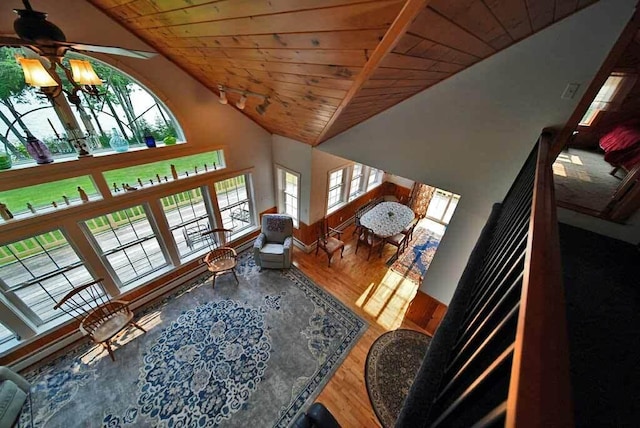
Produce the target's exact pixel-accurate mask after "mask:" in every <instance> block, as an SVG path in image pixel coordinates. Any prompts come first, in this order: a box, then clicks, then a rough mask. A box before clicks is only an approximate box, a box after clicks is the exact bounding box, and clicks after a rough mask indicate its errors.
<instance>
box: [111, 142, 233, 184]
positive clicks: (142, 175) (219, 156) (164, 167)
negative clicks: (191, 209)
mask: <svg viewBox="0 0 640 428" xmlns="http://www.w3.org/2000/svg"><path fill="white" fill-rule="evenodd" d="M171 165H173V166H175V170H176V176H177V179H181V178H186V177H189V176H191V175H193V174H200V173H203V172H207V171H215V170H218V169H222V168H224V167H225V164H224V153H223V151H222V150H215V151H213V152H207V153H198V154H197V155H190V156H183V157H179V158H174V159H171V160H166V161H158V162H151V163H146V164H142V165H136V166H130V167H127V168H120V169H114V170H112V171H107V172H104V173H103V174H102V175H103V176H104V179H105V181H106V182H107V184H108V185H109V187H110V188H111V194H113V195H123V194H125V193H127V192H125V191H124V189H123V185H124V184H128V185H130V186H133V187H140V183H142V186H152V185H156V184H159V183H164V182H167V181H169V180H174V178H173V175H172V171H171ZM158 179H159V180H158ZM138 180H139V181H138Z"/></svg>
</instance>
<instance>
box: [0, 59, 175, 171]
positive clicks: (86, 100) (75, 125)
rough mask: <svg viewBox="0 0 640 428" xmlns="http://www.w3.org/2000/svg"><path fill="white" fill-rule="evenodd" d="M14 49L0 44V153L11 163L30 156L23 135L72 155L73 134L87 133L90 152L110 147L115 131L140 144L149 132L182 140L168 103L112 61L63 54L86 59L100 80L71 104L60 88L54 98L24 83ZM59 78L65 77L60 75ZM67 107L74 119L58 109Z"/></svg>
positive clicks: (156, 137)
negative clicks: (90, 92) (94, 93)
mask: <svg viewBox="0 0 640 428" xmlns="http://www.w3.org/2000/svg"><path fill="white" fill-rule="evenodd" d="M16 54H23V52H22V51H21V49H14V48H8V47H0V155H1V154H2V152H5V153H6V154H8V155H9V156H10V157H11V160H12V161H13V163H22V162H31V161H32V159H31V158H30V156H29V154H28V152H27V150H26V145H25V143H26V138H27V136H28V135H33V136H34V137H36V138H38V139H39V140H41V141H43V142H44V143H45V144H46V145H47V146H48V147H49V149H50V151H51V152H52V154H53V157H61V156H75V155H76V151H75V150H74V149H73V146H72V144H71V143H70V141H69V140H70V138H78V137H85V138H86V141H87V143H88V145H89V147H90V149H91V151H92V152H104V151H112V150H114V149H113V147H112V146H111V145H110V141H111V139H112V137H113V135H114V134H118V135H119V136H121V137H124V139H125V140H126V141H127V143H128V146H129V147H136V146H141V147H144V146H145V137H148V136H153V137H154V140H155V141H156V142H157V144H158V145H162V144H164V143H165V142H166V143H167V144H174V143H175V142H176V141H184V134H183V132H182V129H181V128H180V126H179V124H178V122H177V121H176V120H175V118H174V116H173V114H171V112H170V111H169V109H168V108H167V107H166V106H165V105H164V104H163V103H162V102H161V101H160V100H159V99H158V98H157V97H156V96H155V95H154V94H153V93H152V92H151V91H149V90H148V89H147V88H145V87H144V86H143V85H142V84H140V83H139V82H137V81H136V80H135V79H133V78H132V77H131V76H129V75H127V74H125V73H123V72H122V71H120V70H118V69H116V68H114V67H112V66H111V65H108V64H106V63H103V62H101V61H98V60H96V59H93V58H89V57H86V56H82V55H79V54H75V53H74V54H68V55H67V57H66V58H65V61H67V60H68V59H69V58H73V57H76V58H81V59H85V60H88V61H89V62H91V64H92V66H93V68H94V70H95V71H96V73H97V74H98V76H99V77H100V78H101V79H102V80H103V82H104V84H103V85H102V86H100V87H99V90H100V94H101V95H100V96H99V97H92V96H88V95H86V94H84V93H80V98H81V104H80V106H79V107H76V106H74V105H69V102H68V100H67V99H66V97H65V96H64V94H62V95H60V96H59V97H57V98H56V101H55V102H53V101H52V100H50V99H48V98H47V97H46V96H45V95H43V94H42V93H41V92H39V91H38V90H37V89H36V88H32V87H30V86H29V85H27V84H26V83H25V81H24V75H23V72H22V69H21V68H20V65H19V64H18V63H17V62H16V59H15V55H16ZM61 78H62V80H63V82H64V81H66V77H65V76H63V75H61ZM56 103H57V104H62V108H61V107H60V106H56V105H55V104H56ZM66 107H70V111H71V112H72V114H73V119H69V118H66V117H65V115H64V114H63V113H61V110H64V109H65V108H66ZM66 110H67V111H69V108H66ZM74 119H75V120H74Z"/></svg>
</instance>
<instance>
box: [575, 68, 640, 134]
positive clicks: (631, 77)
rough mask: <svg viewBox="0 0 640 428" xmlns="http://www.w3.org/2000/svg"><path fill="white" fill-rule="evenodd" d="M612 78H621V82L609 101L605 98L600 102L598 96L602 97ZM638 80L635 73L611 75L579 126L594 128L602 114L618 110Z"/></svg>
mask: <svg viewBox="0 0 640 428" xmlns="http://www.w3.org/2000/svg"><path fill="white" fill-rule="evenodd" d="M612 78H620V81H619V82H618V83H617V84H616V85H615V87H614V88H613V91H612V93H611V94H610V95H609V97H608V98H607V99H605V98H604V97H603V98H602V99H600V100H599V99H598V96H599V95H600V92H602V90H603V89H604V88H605V86H606V85H607V82H609V81H610V80H611V79H612ZM637 79H638V75H637V74H635V73H625V72H613V73H611V74H610V75H609V76H608V77H607V79H606V80H605V82H604V83H603V84H602V86H601V87H600V89H599V90H598V93H596V95H595V97H594V98H593V100H592V101H591V103H590V104H589V107H588V108H587V110H586V111H585V112H584V115H583V116H582V117H581V118H580V121H579V122H578V126H579V127H582V128H589V127H591V126H594V125H595V124H596V122H597V121H598V119H599V117H600V113H601V112H603V111H608V110H615V109H617V108H618V107H619V106H620V105H621V104H622V103H623V102H624V100H625V98H626V97H627V95H628V94H629V92H630V91H631V89H633V86H634V85H635V83H636V81H637ZM599 107H600V108H599Z"/></svg>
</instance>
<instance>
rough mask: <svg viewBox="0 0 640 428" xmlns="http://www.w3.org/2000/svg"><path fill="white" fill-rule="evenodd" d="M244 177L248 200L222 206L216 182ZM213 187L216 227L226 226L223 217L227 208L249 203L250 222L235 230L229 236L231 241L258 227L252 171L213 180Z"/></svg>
mask: <svg viewBox="0 0 640 428" xmlns="http://www.w3.org/2000/svg"><path fill="white" fill-rule="evenodd" d="M241 176H243V177H244V184H245V187H246V192H247V199H246V200H242V201H237V202H234V203H232V204H230V205H228V206H226V207H224V208H220V202H219V200H218V192H217V190H216V184H217V183H221V182H223V181H226V180H231V179H234V178H238V177H241ZM211 188H212V189H213V195H214V196H215V198H213V199H215V202H213V203H214V204H215V211H216V217H215V218H216V222H215V224H216V227H220V228H224V227H225V224H224V219H223V218H222V212H223V211H226V210H231V209H233V208H235V207H239V206H241V205H242V204H244V203H245V202H246V203H247V204H248V210H249V224H248V225H247V226H245V227H243V228H241V229H239V230H237V231H234V232H232V233H231V235H230V237H229V241H230V242H232V241H235V240H236V239H239V238H241V237H242V236H244V235H246V234H248V233H250V232H252V231H253V230H255V229H256V227H257V221H256V208H255V202H254V201H255V195H254V194H253V175H252V174H251V172H241V173H240V174H237V175H232V176H230V177H226V178H222V179H219V180H216V181H214V182H213V185H212V186H211Z"/></svg>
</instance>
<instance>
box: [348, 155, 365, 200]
mask: <svg viewBox="0 0 640 428" xmlns="http://www.w3.org/2000/svg"><path fill="white" fill-rule="evenodd" d="M363 177H364V175H363V167H362V164H359V163H357V164H355V165H353V169H352V172H351V185H350V190H349V202H351V201H353V200H354V199H355V198H357V197H358V196H360V195H361V194H362V193H364V191H363V190H362V187H363V186H362V183H363V182H364V180H363Z"/></svg>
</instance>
